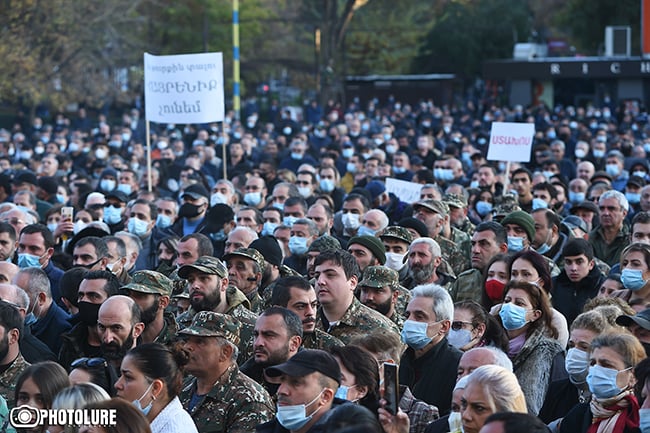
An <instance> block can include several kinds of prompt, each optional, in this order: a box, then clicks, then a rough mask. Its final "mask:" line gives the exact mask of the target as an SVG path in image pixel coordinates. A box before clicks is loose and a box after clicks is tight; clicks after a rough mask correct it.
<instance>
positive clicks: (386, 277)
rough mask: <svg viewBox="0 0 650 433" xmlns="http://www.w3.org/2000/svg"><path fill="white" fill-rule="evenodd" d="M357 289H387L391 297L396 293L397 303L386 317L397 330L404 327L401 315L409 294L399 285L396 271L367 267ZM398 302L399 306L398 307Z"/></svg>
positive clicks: (380, 267) (409, 296)
mask: <svg viewBox="0 0 650 433" xmlns="http://www.w3.org/2000/svg"><path fill="white" fill-rule="evenodd" d="M357 287H358V288H361V287H371V288H381V287H388V288H389V289H390V291H391V296H392V294H393V293H395V292H396V291H397V292H398V295H397V301H396V302H395V305H393V313H392V314H391V316H390V317H388V316H386V317H387V318H388V319H390V320H391V321H392V322H393V323H395V325H397V328H398V329H402V326H403V325H404V319H403V315H404V311H405V310H406V306H407V305H408V303H409V301H410V300H411V293H410V292H409V291H408V290H406V289H405V288H404V287H402V286H400V285H399V274H398V273H397V271H394V270H392V269H389V268H387V267H384V266H368V267H367V268H366V270H365V271H363V279H362V280H361V281H360V282H359V284H358V286H357ZM400 298H401V300H400ZM400 301H401V305H398V303H400Z"/></svg>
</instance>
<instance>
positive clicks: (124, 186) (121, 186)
mask: <svg viewBox="0 0 650 433" xmlns="http://www.w3.org/2000/svg"><path fill="white" fill-rule="evenodd" d="M117 190H118V191H122V192H123V193H124V194H126V195H127V196H129V195H131V193H132V192H133V188H132V187H131V184H128V183H121V184H119V185H118V186H117Z"/></svg>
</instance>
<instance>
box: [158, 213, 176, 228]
mask: <svg viewBox="0 0 650 433" xmlns="http://www.w3.org/2000/svg"><path fill="white" fill-rule="evenodd" d="M171 225H172V219H171V218H170V217H169V216H167V215H163V214H158V216H157V217H156V226H157V227H158V228H160V229H166V228H167V227H169V226H171Z"/></svg>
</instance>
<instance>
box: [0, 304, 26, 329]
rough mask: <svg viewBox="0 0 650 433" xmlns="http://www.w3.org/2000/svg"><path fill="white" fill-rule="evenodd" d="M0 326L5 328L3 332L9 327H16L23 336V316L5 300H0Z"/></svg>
mask: <svg viewBox="0 0 650 433" xmlns="http://www.w3.org/2000/svg"><path fill="white" fill-rule="evenodd" d="M0 326H2V327H3V328H5V334H6V333H7V331H9V330H11V329H17V330H18V332H19V333H20V337H21V338H22V336H23V318H22V316H21V315H20V313H19V312H18V308H17V307H16V306H14V305H12V304H10V303H9V302H7V301H2V300H0Z"/></svg>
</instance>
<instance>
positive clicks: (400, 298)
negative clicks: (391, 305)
mask: <svg viewBox="0 0 650 433" xmlns="http://www.w3.org/2000/svg"><path fill="white" fill-rule="evenodd" d="M397 292H398V293H399V294H398V295H397V303H396V304H395V315H397V316H399V319H397V320H399V323H398V322H397V321H396V319H395V317H394V316H393V317H392V318H391V320H392V321H393V322H395V324H396V325H397V326H398V327H399V329H402V324H403V323H404V320H403V317H404V313H405V312H406V307H408V305H409V302H411V291H410V290H409V289H407V288H406V287H404V286H401V285H400V286H399V287H398V288H397Z"/></svg>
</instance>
